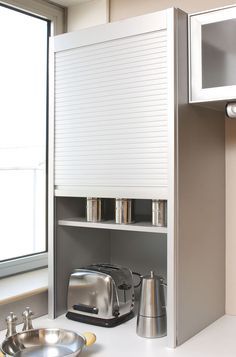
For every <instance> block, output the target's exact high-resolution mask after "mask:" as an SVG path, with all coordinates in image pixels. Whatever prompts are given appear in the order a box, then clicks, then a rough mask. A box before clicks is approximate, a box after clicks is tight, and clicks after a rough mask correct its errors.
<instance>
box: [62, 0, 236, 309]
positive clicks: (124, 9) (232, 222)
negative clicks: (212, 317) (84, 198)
mask: <svg viewBox="0 0 236 357" xmlns="http://www.w3.org/2000/svg"><path fill="white" fill-rule="evenodd" d="M99 1H100V3H99ZM231 4H234V2H233V1H232V0H198V1H196V0H158V1H157V0H129V1H127V0H110V15H109V16H110V21H117V20H121V19H124V18H128V17H132V16H137V15H142V14H145V13H149V12H154V11H158V10H161V9H165V8H168V7H171V6H175V7H179V8H181V9H182V10H184V11H186V12H188V13H193V12H198V11H203V10H208V9H212V8H217V7H222V6H227V5H231ZM76 7H77V9H76V11H74V10H75V7H71V8H70V7H69V12H68V13H69V18H68V25H69V26H68V28H69V30H74V29H77V28H81V27H88V26H91V25H96V24H98V23H102V21H104V20H101V19H104V18H105V17H106V16H107V15H105V7H104V4H103V0H91V1H89V2H87V3H85V4H84V5H83V4H81V5H77V6H76ZM85 7H86V11H85ZM106 9H107V8H106ZM73 11H74V12H73ZM102 14H103V15H102ZM99 21H101V22H99ZM104 22H106V21H104ZM222 115H224V114H223V113H222ZM216 194H217V192H216ZM235 215H236V121H229V120H226V313H228V314H233V315H236V278H235V277H236V253H235V252H236V237H235V235H236V218H235Z"/></svg>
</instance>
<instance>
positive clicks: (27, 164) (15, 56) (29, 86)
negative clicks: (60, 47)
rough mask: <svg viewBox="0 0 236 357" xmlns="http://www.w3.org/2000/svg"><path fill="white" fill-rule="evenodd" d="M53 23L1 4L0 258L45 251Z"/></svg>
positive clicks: (0, 259) (5, 258) (6, 258)
mask: <svg viewBox="0 0 236 357" xmlns="http://www.w3.org/2000/svg"><path fill="white" fill-rule="evenodd" d="M48 36H49V22H48V21H47V20H45V19H41V18H38V17H35V16H31V15H30V14H26V13H23V12H20V11H16V10H15V9H11V8H8V7H5V6H0V48H1V56H0V78H1V80H0V217H1V218H0V222H1V224H0V237H1V242H2V243H3V244H1V249H0V261H3V260H8V259H12V258H15V257H19V256H25V255H30V254H35V253H39V252H43V251H46V249H47V243H46V195H47V192H46V186H47V185H46V182H47V181H46V171H47V169H46V167H47V165H46V164H47V159H46V157H47V145H46V142H47V76H48Z"/></svg>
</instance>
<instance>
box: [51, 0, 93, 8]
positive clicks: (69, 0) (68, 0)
mask: <svg viewBox="0 0 236 357" xmlns="http://www.w3.org/2000/svg"><path fill="white" fill-rule="evenodd" d="M51 1H52V2H54V3H56V4H59V5H62V6H65V7H67V6H71V5H77V4H81V3H83V2H88V1H91V0H51Z"/></svg>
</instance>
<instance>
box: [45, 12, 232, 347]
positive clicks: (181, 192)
mask: <svg viewBox="0 0 236 357" xmlns="http://www.w3.org/2000/svg"><path fill="white" fill-rule="evenodd" d="M187 29H188V17H187V15H186V14H185V13H184V12H182V11H181V10H178V9H167V10H164V11H160V12H157V13H151V14H147V15H143V16H140V17H134V18H131V19H127V20H123V21H120V22H115V23H110V24H106V25H101V26H98V27H94V28H88V29H84V30H80V31H78V32H74V33H68V34H64V35H60V36H57V37H55V38H54V40H53V42H52V44H51V45H52V47H53V51H54V60H53V63H54V75H55V79H54V96H55V106H54V108H52V118H51V121H50V125H51V129H50V130H51V135H50V147H51V152H52V154H51V158H50V177H49V183H50V192H51V197H50V217H49V221H50V228H49V229H50V232H49V236H50V241H49V251H50V254H49V256H50V260H49V271H50V288H49V290H50V291H49V315H50V316H51V317H52V318H55V317H56V316H58V315H60V314H62V313H64V312H65V311H66V308H67V306H66V304H67V303H66V298H67V284H68V279H69V275H70V273H71V272H72V270H73V269H74V268H78V267H80V266H84V265H88V264H91V263H99V262H110V263H114V264H120V265H124V266H128V267H130V268H131V269H132V270H134V271H139V272H140V273H141V274H147V273H150V270H154V271H155V272H156V273H158V274H159V275H162V276H163V277H164V278H165V280H166V281H167V284H168V288H167V289H168V291H167V345H168V346H170V347H174V346H176V345H179V344H181V343H182V342H184V341H185V340H186V339H188V338H189V337H191V336H193V335H194V334H195V333H196V332H198V331H200V330H201V329H202V328H204V327H205V326H207V325H208V324H209V323H211V322H212V321H214V320H215V319H217V318H218V317H220V316H221V315H222V314H224V266H225V264H224V230H225V223H224V222H225V218H224V205H222V202H224V199H225V197H224V195H225V190H224V179H225V178H224V118H223V117H222V115H221V113H217V112H215V111H212V110H210V109H206V108H201V107H193V106H191V105H189V104H188V90H187V88H188V85H187V83H188V76H187V74H188V61H187ZM212 116H214V120H212ZM216 192H217V194H216ZM86 197H101V198H103V199H106V200H110V202H114V199H115V198H130V199H133V200H134V203H135V204H136V210H137V212H138V213H139V215H140V216H142V217H144V223H143V222H142V221H141V223H134V224H129V225H119V224H115V223H114V222H110V221H109V216H110V215H111V216H112V214H114V208H112V205H111V206H110V207H111V208H110V209H108V214H107V216H106V219H105V220H104V221H102V222H98V223H91V222H87V221H86V219H85V217H86V216H85V201H86ZM152 199H165V200H167V206H168V217H167V227H161V228H160V227H154V226H152V225H151V223H150V222H151V218H150V217H151V216H150V215H151V211H150V207H151V201H152ZM145 222H146V223H145ZM136 295H137V298H138V291H137V294H136ZM112 333H113V332H112ZM114 333H115V332H114ZM131 333H133V334H135V330H133V331H132V332H131Z"/></svg>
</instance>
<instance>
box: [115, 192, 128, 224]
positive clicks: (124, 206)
mask: <svg viewBox="0 0 236 357" xmlns="http://www.w3.org/2000/svg"><path fill="white" fill-rule="evenodd" d="M116 223H118V224H122V223H123V224H128V223H132V200H131V199H128V198H116Z"/></svg>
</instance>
